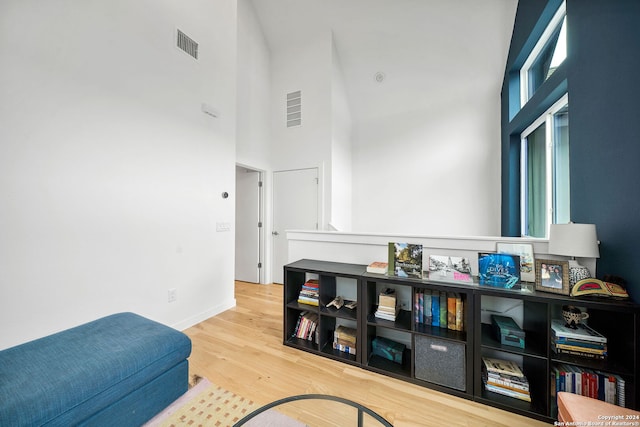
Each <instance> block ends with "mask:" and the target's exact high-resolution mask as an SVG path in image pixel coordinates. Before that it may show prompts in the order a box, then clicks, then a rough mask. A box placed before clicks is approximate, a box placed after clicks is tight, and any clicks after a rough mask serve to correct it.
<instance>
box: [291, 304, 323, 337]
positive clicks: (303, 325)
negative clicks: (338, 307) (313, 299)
mask: <svg viewBox="0 0 640 427" xmlns="http://www.w3.org/2000/svg"><path fill="white" fill-rule="evenodd" d="M317 332H318V315H317V314H316V313H311V312H308V311H303V312H302V313H300V316H298V322H297V323H296V329H295V331H294V332H293V337H294V338H300V339H303V340H308V341H313V342H318V339H317V337H316V334H317Z"/></svg>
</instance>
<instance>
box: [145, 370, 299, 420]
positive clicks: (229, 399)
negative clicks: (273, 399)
mask: <svg viewBox="0 0 640 427" xmlns="http://www.w3.org/2000/svg"><path fill="white" fill-rule="evenodd" d="M259 407H260V405H258V404H256V403H255V402H253V401H252V400H249V399H245V398H244V397H242V396H240V395H238V394H236V393H233V392H231V391H228V390H225V389H224V388H222V387H220V386H217V385H215V384H213V383H212V382H210V381H209V380H207V379H206V378H202V379H200V381H199V382H198V383H197V384H196V385H194V386H193V387H191V388H190V389H189V390H188V391H187V392H186V393H185V394H183V395H182V396H181V397H180V398H178V399H177V400H176V401H175V402H173V403H172V404H171V405H169V406H168V407H167V408H166V409H165V410H164V411H162V412H160V413H159V414H158V415H156V416H155V417H153V418H152V419H151V420H149V421H148V422H147V423H146V424H145V427H179V426H190V427H197V426H214V427H227V426H228V427H232V426H233V425H234V424H235V423H237V422H238V421H240V420H241V419H242V418H244V417H245V416H246V415H248V414H250V413H251V412H253V411H255V410H256V409H258V408H259ZM244 425H245V426H273V427H275V426H278V427H280V426H287V427H300V426H305V424H302V423H300V422H298V421H296V420H294V419H292V418H289V417H287V416H286V415H284V414H281V413H279V412H278V411H276V410H273V409H269V410H267V411H265V412H264V413H262V414H260V415H259V416H257V417H256V418H253V419H252V420H250V421H249V422H247V423H246V424H244Z"/></svg>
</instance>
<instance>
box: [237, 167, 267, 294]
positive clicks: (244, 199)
mask: <svg viewBox="0 0 640 427" xmlns="http://www.w3.org/2000/svg"><path fill="white" fill-rule="evenodd" d="M260 191H261V189H260V172H258V171H255V170H250V169H247V168H244V167H241V166H236V266H235V267H236V274H235V278H236V280H240V281H243V282H251V283H260V268H259V267H258V265H259V263H260V262H261V260H260V227H259V223H260Z"/></svg>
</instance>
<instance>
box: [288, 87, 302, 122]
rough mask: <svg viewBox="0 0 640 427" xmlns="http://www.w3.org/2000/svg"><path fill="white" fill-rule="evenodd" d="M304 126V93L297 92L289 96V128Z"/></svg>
mask: <svg viewBox="0 0 640 427" xmlns="http://www.w3.org/2000/svg"><path fill="white" fill-rule="evenodd" d="M301 124H302V92H301V91H299V90H298V91H295V92H291V93H288V94H287V127H288V128H290V127H292V126H300V125H301Z"/></svg>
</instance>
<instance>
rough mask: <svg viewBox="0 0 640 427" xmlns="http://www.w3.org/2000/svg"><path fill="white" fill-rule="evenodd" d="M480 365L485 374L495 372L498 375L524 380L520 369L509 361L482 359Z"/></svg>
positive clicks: (490, 358)
mask: <svg viewBox="0 0 640 427" xmlns="http://www.w3.org/2000/svg"><path fill="white" fill-rule="evenodd" d="M482 363H483V364H484V368H485V369H486V370H487V372H495V373H498V374H506V375H512V376H514V377H519V378H524V374H523V373H522V370H521V369H520V367H519V366H518V365H517V364H516V363H515V362H512V361H510V360H502V359H496V358H492V357H483V358H482Z"/></svg>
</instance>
